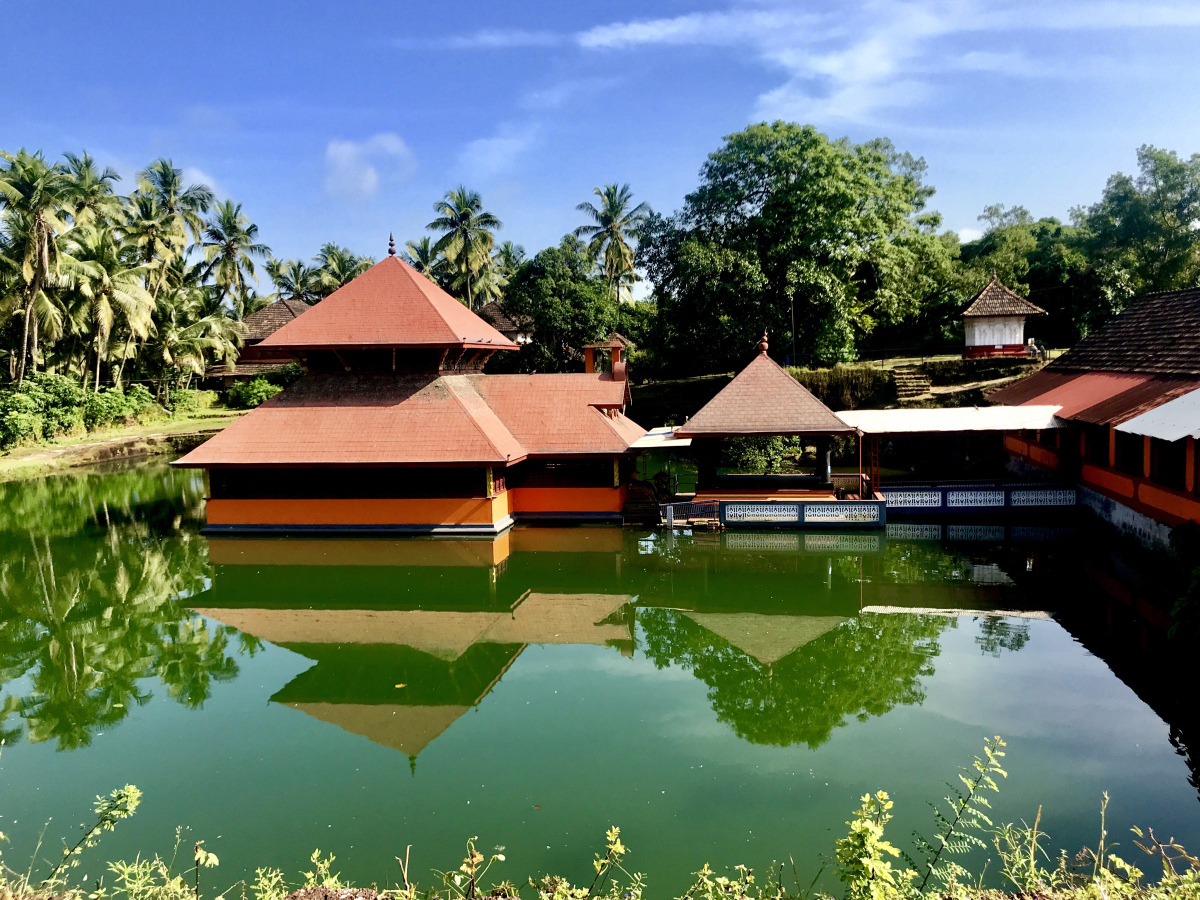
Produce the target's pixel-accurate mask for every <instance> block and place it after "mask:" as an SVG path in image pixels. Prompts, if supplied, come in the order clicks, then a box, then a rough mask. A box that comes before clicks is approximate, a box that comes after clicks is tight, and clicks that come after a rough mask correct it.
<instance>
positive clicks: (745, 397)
mask: <svg viewBox="0 0 1200 900" xmlns="http://www.w3.org/2000/svg"><path fill="white" fill-rule="evenodd" d="M854 431H855V429H854V428H853V427H852V426H850V425H847V424H846V423H845V422H843V421H842V420H841V419H839V418H838V417H837V416H835V415H834V414H833V413H832V412H831V411H830V409H829V407H827V406H826V405H825V404H824V403H822V402H821V401H820V400H818V399H817V398H816V397H814V396H813V395H812V394H810V393H809V392H808V389H807V388H805V387H804V385H802V384H800V382H798V381H797V380H796V379H795V378H793V377H792V376H791V375H789V374H788V373H787V370H786V369H784V368H783V367H782V366H780V365H779V364H778V363H777V362H775V361H774V360H773V359H771V358H770V357H769V356H767V354H766V353H765V352H760V353H759V354H758V355H757V356H756V357H754V359H753V360H752V361H751V363H750V365H748V366H746V368H744V369H742V371H741V372H739V373H738V374H737V377H736V378H734V379H733V381H731V382H729V384H727V385H725V387H724V388H722V389H721V392H720V393H719V394H717V396H715V397H713V398H712V399H711V400H710V401H708V403H707V404H706V405H705V406H704V407H703V408H702V409H701V410H700V411H699V412H698V413H696V414H695V415H694V416H692V417H691V418H690V419H689V420H688V421H687V422H685V423H684V424H683V425H681V426H680V427H679V428H678V429H677V430H676V432H675V436H676V437H680V438H694V437H738V436H749V435H776V434H779V435H793V434H841V433H846V432H849V433H853V432H854Z"/></svg>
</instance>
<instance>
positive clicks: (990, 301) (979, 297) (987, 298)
mask: <svg viewBox="0 0 1200 900" xmlns="http://www.w3.org/2000/svg"><path fill="white" fill-rule="evenodd" d="M1045 312H1046V311H1045V310H1044V309H1042V308H1041V307H1040V306H1035V305H1034V304H1032V303H1030V302H1029V301H1028V300H1026V299H1025V298H1024V297H1022V296H1020V295H1019V294H1014V293H1013V292H1012V291H1010V290H1009V289H1008V288H1006V287H1005V286H1004V285H1002V284H1001V283H1000V282H999V281H998V280H997V279H995V278H993V279H992V280H991V281H989V282H988V283H987V287H985V288H984V289H983V290H982V291H980V292H979V293H978V294H976V295H975V299H974V300H972V301H971V302H970V303H969V304H968V305H967V308H966V309H964V310H963V311H962V314H963V316H1040V315H1044V314H1045Z"/></svg>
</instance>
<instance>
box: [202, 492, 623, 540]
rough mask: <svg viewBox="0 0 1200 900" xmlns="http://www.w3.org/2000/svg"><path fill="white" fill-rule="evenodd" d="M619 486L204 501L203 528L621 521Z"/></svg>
mask: <svg viewBox="0 0 1200 900" xmlns="http://www.w3.org/2000/svg"><path fill="white" fill-rule="evenodd" d="M624 504H625V488H623V487H619V488H594V487H592V488H587V487H584V488H514V489H513V490H509V491H502V492H500V493H499V494H497V495H496V496H495V497H468V498H419V499H414V498H401V499H272V500H229V499H214V500H209V501H208V509H207V513H208V528H207V531H209V532H210V533H228V534H235V533H253V532H275V533H279V532H288V531H302V532H358V533H362V532H380V533H384V532H399V533H410V534H479V535H495V534H499V533H501V532H503V531H505V530H507V529H508V528H510V527H512V525H513V524H514V523H515V522H516V521H518V520H522V519H528V520H554V521H620V519H621V508H622V506H624Z"/></svg>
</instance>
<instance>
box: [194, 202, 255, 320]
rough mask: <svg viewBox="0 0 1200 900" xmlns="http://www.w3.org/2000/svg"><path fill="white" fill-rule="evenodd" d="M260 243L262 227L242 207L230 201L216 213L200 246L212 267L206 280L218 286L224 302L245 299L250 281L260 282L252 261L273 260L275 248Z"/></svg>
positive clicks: (205, 272) (208, 269)
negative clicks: (257, 258) (226, 299)
mask: <svg viewBox="0 0 1200 900" xmlns="http://www.w3.org/2000/svg"><path fill="white" fill-rule="evenodd" d="M257 240H258V226H257V225H255V224H254V223H253V222H251V221H250V220H249V219H247V218H246V217H245V216H244V215H243V214H242V204H240V203H234V202H233V201H232V200H226V201H225V202H224V203H221V204H218V205H217V207H216V209H215V210H213V215H212V218H211V219H209V221H208V225H207V226H206V227H205V229H204V240H203V242H202V243H201V245H200V246H201V248H202V249H203V252H204V259H205V262H207V263H208V265H207V266H206V267H205V269H204V277H205V278H212V279H213V280H214V281H215V282H216V283H217V286H218V287H220V289H221V295H220V296H221V299H222V300H224V299H225V298H226V297H228V296H229V295H230V294H231V293H232V294H233V295H234V296H235V297H241V295H242V294H243V293H244V292H245V290H246V279H247V278H250V279H254V280H256V281H257V280H258V278H257V276H256V275H255V273H254V260H253V259H252V258H251V257H255V256H257V257H263V256H270V254H271V248H270V247H268V246H267V245H266V244H260V243H258V242H257Z"/></svg>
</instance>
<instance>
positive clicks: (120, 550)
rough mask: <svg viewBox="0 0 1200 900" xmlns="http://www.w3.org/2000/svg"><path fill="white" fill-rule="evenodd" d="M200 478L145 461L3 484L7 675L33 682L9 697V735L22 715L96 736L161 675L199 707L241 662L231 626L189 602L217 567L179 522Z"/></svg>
mask: <svg viewBox="0 0 1200 900" xmlns="http://www.w3.org/2000/svg"><path fill="white" fill-rule="evenodd" d="M193 482H194V479H193V478H192V477H191V476H190V475H189V474H186V473H180V474H177V473H173V472H171V471H170V470H169V469H166V468H165V467H146V468H139V469H135V470H128V471H123V472H115V473H110V474H106V475H85V476H62V477H59V478H47V479H42V480H40V481H29V482H20V483H16V484H10V485H6V486H5V487H4V498H3V499H4V502H5V503H10V502H11V504H12V505H11V508H10V509H9V510H8V511H7V514H6V515H4V516H0V520H2V521H0V524H3V525H4V526H5V527H4V530H0V686H4V685H9V684H11V683H12V682H13V681H14V680H15V679H18V678H22V677H27V678H28V684H29V688H28V690H27V692H26V693H25V694H24V696H21V697H17V698H14V697H7V698H5V699H4V701H3V704H4V705H3V706H2V707H0V716H2V718H0V731H2V732H3V736H4V737H6V738H7V739H8V740H13V739H15V738H16V737H17V736H18V735H19V734H20V732H21V730H22V725H23V726H24V730H25V731H26V733H27V735H28V737H29V739H30V740H31V741H45V740H51V739H53V740H55V741H57V743H58V746H59V748H60V749H71V748H74V747H79V746H84V745H87V744H88V743H90V741H91V738H92V734H93V733H94V732H95V731H96V730H98V729H100V728H103V727H108V726H112V725H114V724H116V723H117V722H119V721H121V720H122V719H123V718H124V717H125V716H126V715H128V713H129V710H130V709H131V708H132V707H133V706H134V705H135V704H139V705H140V704H144V703H146V702H147V701H148V700H149V699H150V696H151V694H150V691H149V690H148V689H147V688H146V687H145V684H144V681H143V679H145V678H147V677H148V676H151V675H158V677H159V678H160V679H161V680H162V681H163V682H164V683H165V684H166V685H167V688H168V694H169V695H170V696H172V697H174V698H175V699H177V700H179V701H180V702H182V703H186V704H187V705H189V706H198V705H200V704H202V703H203V702H204V700H205V699H207V697H208V696H209V694H210V692H211V684H212V682H213V681H215V680H226V679H229V678H231V677H233V675H235V674H236V672H237V666H236V663H235V662H234V660H233V659H232V658H231V657H229V656H228V655H227V653H226V650H227V642H228V636H227V634H226V630H225V629H222V630H219V631H217V632H216V633H210V631H209V629H208V628H207V627H205V626H204V624H203V623H202V622H201V621H200V620H198V619H196V618H195V617H193V616H192V614H191V613H190V612H189V611H188V610H187V609H186V608H185V607H184V606H183V605H182V602H181V600H182V598H183V597H186V596H188V595H190V594H192V593H194V592H196V591H198V590H202V589H203V587H204V584H205V576H206V574H207V552H206V545H205V543H204V541H203V540H202V539H201V538H200V537H199V536H198V535H197V534H196V533H195V532H194V531H191V530H183V529H181V528H180V525H181V522H182V519H183V518H184V517H185V516H188V515H189V514H190V512H191V510H192V508H193V506H194V503H195V496H194V491H192V490H190V488H191V487H192V486H193ZM60 501H61V503H63V504H64V506H60V507H56V506H55V504H56V503H59V502H60ZM89 503H90V504H92V505H91V509H90V511H88V510H87V509H86V507H87V506H88V504H89ZM14 510H20V511H21V514H22V517H23V518H22V520H21V522H22V524H23V525H24V528H23V529H22V530H20V531H18V530H17V529H16V525H17V520H16V519H15V517H14V514H13V511H14ZM13 715H16V716H18V717H19V720H20V721H19V722H14V721H13V719H12V716H13Z"/></svg>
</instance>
